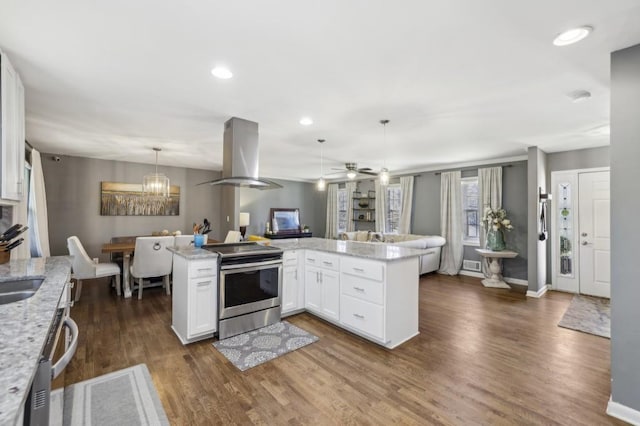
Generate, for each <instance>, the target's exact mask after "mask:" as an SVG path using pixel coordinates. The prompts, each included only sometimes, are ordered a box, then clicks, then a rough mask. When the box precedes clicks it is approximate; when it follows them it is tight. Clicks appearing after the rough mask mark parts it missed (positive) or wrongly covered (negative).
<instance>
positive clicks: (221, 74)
mask: <svg viewBox="0 0 640 426" xmlns="http://www.w3.org/2000/svg"><path fill="white" fill-rule="evenodd" d="M211 74H213V76H214V77H217V78H221V79H223V80H227V79H229V78H231V77H233V73H232V72H231V71H229V68H227V67H215V68H214V69H212V70H211Z"/></svg>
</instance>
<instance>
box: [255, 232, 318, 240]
mask: <svg viewBox="0 0 640 426" xmlns="http://www.w3.org/2000/svg"><path fill="white" fill-rule="evenodd" d="M312 236H313V233H312V232H291V233H282V234H264V237H265V238H269V239H272V240H281V239H283V238H310V237H312Z"/></svg>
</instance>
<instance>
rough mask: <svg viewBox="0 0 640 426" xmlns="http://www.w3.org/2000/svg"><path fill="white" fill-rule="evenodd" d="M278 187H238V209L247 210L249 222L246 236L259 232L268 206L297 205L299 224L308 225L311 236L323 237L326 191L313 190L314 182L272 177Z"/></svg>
mask: <svg viewBox="0 0 640 426" xmlns="http://www.w3.org/2000/svg"><path fill="white" fill-rule="evenodd" d="M274 181H275V182H277V183H279V184H280V185H282V188H281V189H267V190H262V191H260V190H256V189H249V188H241V189H240V190H239V191H240V193H239V203H240V204H239V209H240V210H239V212H249V213H250V220H251V223H250V224H249V226H248V227H247V235H249V234H256V235H262V234H264V231H265V223H266V222H267V221H268V220H269V211H270V209H271V208H299V209H300V225H308V226H309V228H310V229H311V232H312V233H313V236H314V237H322V238H324V231H325V221H326V209H327V203H326V192H320V191H317V190H316V187H315V184H313V183H307V182H294V181H287V180H276V179H274Z"/></svg>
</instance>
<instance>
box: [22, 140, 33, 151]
mask: <svg viewBox="0 0 640 426" xmlns="http://www.w3.org/2000/svg"><path fill="white" fill-rule="evenodd" d="M24 146H26V147H27V149H28V150H29V152H31V151H33V146H32V145H31V144H30V143H29V141H27V140H25V141H24Z"/></svg>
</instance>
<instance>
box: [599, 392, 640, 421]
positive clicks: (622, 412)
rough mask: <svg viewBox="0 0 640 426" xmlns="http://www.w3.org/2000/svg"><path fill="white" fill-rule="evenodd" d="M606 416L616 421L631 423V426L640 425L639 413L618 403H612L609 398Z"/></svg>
mask: <svg viewBox="0 0 640 426" xmlns="http://www.w3.org/2000/svg"><path fill="white" fill-rule="evenodd" d="M607 414H608V415H610V416H611V417H615V418H616V419H620V420H624V421H625V422H627V423H631V424H632V425H640V411H638V410H634V409H633V408H629V407H627V406H626V405H622V404H620V403H618V402H613V401H612V400H611V397H609V403H608V404H607Z"/></svg>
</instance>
